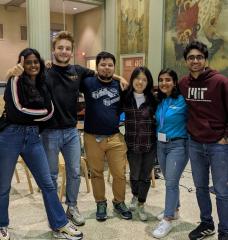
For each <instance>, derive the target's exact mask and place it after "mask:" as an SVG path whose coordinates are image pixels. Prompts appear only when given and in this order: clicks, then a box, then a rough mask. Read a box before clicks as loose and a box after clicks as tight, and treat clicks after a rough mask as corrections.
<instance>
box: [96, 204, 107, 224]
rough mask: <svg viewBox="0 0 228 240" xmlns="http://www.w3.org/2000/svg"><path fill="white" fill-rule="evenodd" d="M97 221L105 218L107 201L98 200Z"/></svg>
mask: <svg viewBox="0 0 228 240" xmlns="http://www.w3.org/2000/svg"><path fill="white" fill-rule="evenodd" d="M96 219H97V221H100V222H102V221H105V220H106V219H107V202H106V201H104V202H98V203H97V212H96Z"/></svg>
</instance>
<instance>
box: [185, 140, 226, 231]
mask: <svg viewBox="0 0 228 240" xmlns="http://www.w3.org/2000/svg"><path fill="white" fill-rule="evenodd" d="M189 156H190V162H191V166H192V176H193V181H194V184H195V187H196V197H197V201H198V205H199V208H200V218H201V221H202V222H206V223H209V224H213V218H212V216H211V213H212V206H211V198H210V193H209V171H210V168H211V175H212V181H213V186H214V190H215V195H216V204H217V212H218V217H219V225H218V231H219V232H221V233H228V144H226V145H223V144H217V143H209V144H202V143H199V142H196V141H194V140H192V139H190V141H189Z"/></svg>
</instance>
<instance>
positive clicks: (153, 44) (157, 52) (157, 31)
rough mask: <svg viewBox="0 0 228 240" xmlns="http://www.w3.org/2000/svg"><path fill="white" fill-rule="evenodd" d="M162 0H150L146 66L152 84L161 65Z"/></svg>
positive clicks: (162, 45)
mask: <svg viewBox="0 0 228 240" xmlns="http://www.w3.org/2000/svg"><path fill="white" fill-rule="evenodd" d="M164 4H165V3H164V0H159V1H158V0H150V9H149V43H148V67H149V69H150V70H151V72H152V75H153V79H154V85H157V84H158V82H157V76H158V73H159V72H160V70H161V69H162V67H163V52H164V51H163V49H164V33H163V32H164V21H165V19H164Z"/></svg>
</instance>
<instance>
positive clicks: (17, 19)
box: [0, 5, 73, 80]
mask: <svg viewBox="0 0 228 240" xmlns="http://www.w3.org/2000/svg"><path fill="white" fill-rule="evenodd" d="M0 23H2V24H3V27H4V29H3V31H4V39H3V40H0V80H5V79H4V78H5V73H6V71H7V69H8V68H10V67H11V66H14V65H15V63H16V62H17V57H18V54H19V52H20V51H21V50H22V49H24V48H26V47H28V43H27V41H22V40H20V26H21V25H24V26H25V25H27V24H26V10H25V9H24V8H18V9H17V10H15V11H6V10H5V8H4V7H3V6H2V5H0ZM51 23H58V24H62V23H63V17H62V14H60V13H51ZM66 28H67V30H69V31H70V32H73V16H72V15H66Z"/></svg>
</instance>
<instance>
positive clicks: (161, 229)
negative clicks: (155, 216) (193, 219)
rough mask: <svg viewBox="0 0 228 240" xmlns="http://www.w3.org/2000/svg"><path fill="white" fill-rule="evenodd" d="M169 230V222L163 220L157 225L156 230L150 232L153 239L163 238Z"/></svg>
mask: <svg viewBox="0 0 228 240" xmlns="http://www.w3.org/2000/svg"><path fill="white" fill-rule="evenodd" d="M171 229H172V224H171V222H170V221H166V220H165V219H163V220H161V222H160V223H159V224H158V226H157V228H156V229H155V230H154V231H153V232H152V235H153V236H154V237H155V238H163V237H165V236H166V235H167V234H168V233H169V232H170V231H171Z"/></svg>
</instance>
